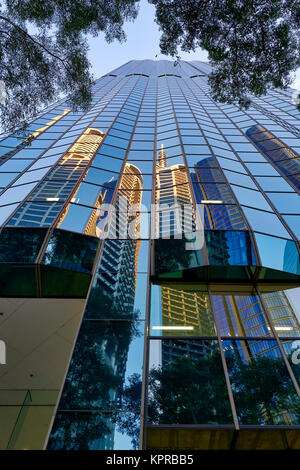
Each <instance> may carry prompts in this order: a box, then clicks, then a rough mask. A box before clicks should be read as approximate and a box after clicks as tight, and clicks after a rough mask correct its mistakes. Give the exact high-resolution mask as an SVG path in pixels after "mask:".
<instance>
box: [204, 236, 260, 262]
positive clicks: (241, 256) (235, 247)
mask: <svg viewBox="0 0 300 470" xmlns="http://www.w3.org/2000/svg"><path fill="white" fill-rule="evenodd" d="M205 241H206V247H207V252H208V259H209V264H211V265H215V266H226V265H227V266H228V265H230V266H254V265H255V264H256V262H255V257H254V251H253V247H252V244H251V240H250V236H249V233H248V232H243V231H236V232H235V231H229V230H226V231H225V230H207V231H205Z"/></svg>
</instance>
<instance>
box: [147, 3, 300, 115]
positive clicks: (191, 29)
mask: <svg viewBox="0 0 300 470" xmlns="http://www.w3.org/2000/svg"><path fill="white" fill-rule="evenodd" d="M149 1H150V3H152V4H153V5H155V7H156V22H157V23H158V25H159V26H160V28H161V30H162V36H161V41H160V47H161V52H162V53H164V54H171V55H172V56H175V55H176V54H178V48H179V47H180V48H181V49H182V50H183V51H187V52H189V51H191V50H195V49H196V48H197V47H201V48H202V49H204V50H206V51H207V52H208V56H209V60H210V62H211V65H212V67H213V71H212V73H211V74H210V78H209V83H210V86H211V89H212V95H213V98H214V99H217V100H219V101H221V102H224V103H237V104H238V105H240V106H242V107H247V106H248V105H249V104H250V99H249V95H250V94H251V93H252V94H254V95H261V94H264V93H266V91H267V90H268V88H269V87H275V88H285V87H286V86H287V85H289V84H290V83H291V82H292V78H291V72H292V71H294V70H296V68H297V67H298V66H299V65H300V51H299V45H300V35H299V25H300V6H299V2H298V1H297V0H265V1H263V0H189V1H187V2H183V1H181V0H149Z"/></svg>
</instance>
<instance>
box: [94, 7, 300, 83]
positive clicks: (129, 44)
mask: <svg viewBox="0 0 300 470" xmlns="http://www.w3.org/2000/svg"><path fill="white" fill-rule="evenodd" d="M183 1H186V0H183ZM154 16H155V8H154V6H153V5H150V4H149V3H148V2H147V0H141V1H140V11H139V15H138V17H137V19H136V20H135V21H134V22H128V23H126V24H125V27H124V30H125V33H126V35H127V41H126V42H124V43H122V44H121V43H119V42H118V41H114V42H112V43H111V44H108V43H107V42H106V41H105V39H104V35H103V34H101V35H99V36H98V37H96V38H90V39H89V46H90V50H89V53H88V57H89V60H90V62H91V64H92V71H93V75H94V77H95V78H99V77H101V76H102V75H104V74H105V73H107V72H110V71H111V70H113V69H115V68H116V67H119V66H120V65H122V64H124V63H125V62H128V61H129V60H133V59H153V60H155V56H156V54H158V57H157V59H160V60H162V59H171V58H170V57H168V56H165V55H162V54H160V51H159V38H160V32H159V30H158V26H157V24H156V23H155V22H154ZM180 57H181V58H182V59H183V60H204V61H206V60H207V53H206V51H203V50H201V49H200V48H199V49H197V50H196V52H191V53H186V52H180ZM293 87H294V88H297V89H299V90H300V69H298V72H297V74H296V80H295V81H294V83H293Z"/></svg>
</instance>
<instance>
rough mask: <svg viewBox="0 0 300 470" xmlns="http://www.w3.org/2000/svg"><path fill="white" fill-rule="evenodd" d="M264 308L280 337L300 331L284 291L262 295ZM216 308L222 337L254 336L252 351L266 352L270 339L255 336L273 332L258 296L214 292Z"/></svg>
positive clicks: (295, 334)
mask: <svg viewBox="0 0 300 470" xmlns="http://www.w3.org/2000/svg"><path fill="white" fill-rule="evenodd" d="M262 297H263V300H264V304H265V308H266V310H267V313H268V315H269V317H270V319H271V321H272V323H273V325H274V327H275V330H276V332H277V334H278V335H279V336H283V337H289V336H290V337H293V336H298V335H299V334H300V325H299V322H298V320H297V318H296V315H295V313H294V311H293V309H292V307H291V305H290V303H289V301H288V299H287V297H286V295H285V294H284V292H282V291H278V292H271V293H266V294H262ZM213 303H214V308H215V312H216V316H217V321H218V325H219V328H220V334H221V336H225V337H226V336H240V337H246V336H247V337H250V338H251V337H252V338H253V340H254V341H253V342H251V347H250V349H251V354H252V355H253V356H256V355H261V354H264V353H265V352H266V351H267V350H268V346H267V342H265V341H263V340H257V341H255V338H256V337H270V335H271V331H270V326H269V324H268V321H267V319H266V316H265V314H264V311H263V307H262V305H261V303H260V300H259V298H258V296H257V295H226V294H223V295H214V296H213Z"/></svg>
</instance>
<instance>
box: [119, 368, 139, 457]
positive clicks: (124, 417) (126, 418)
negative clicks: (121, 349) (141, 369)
mask: <svg viewBox="0 0 300 470" xmlns="http://www.w3.org/2000/svg"><path fill="white" fill-rule="evenodd" d="M141 396H142V380H141V376H140V375H139V374H132V376H131V377H129V378H128V383H127V385H126V386H125V387H124V389H123V393H122V402H121V404H122V408H123V409H125V410H130V411H131V412H126V413H118V415H117V416H116V424H117V429H118V431H119V432H121V433H122V434H126V435H127V436H129V437H130V438H131V443H132V447H133V449H138V448H139V437H140V409H141ZM133 410H135V411H136V412H133Z"/></svg>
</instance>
